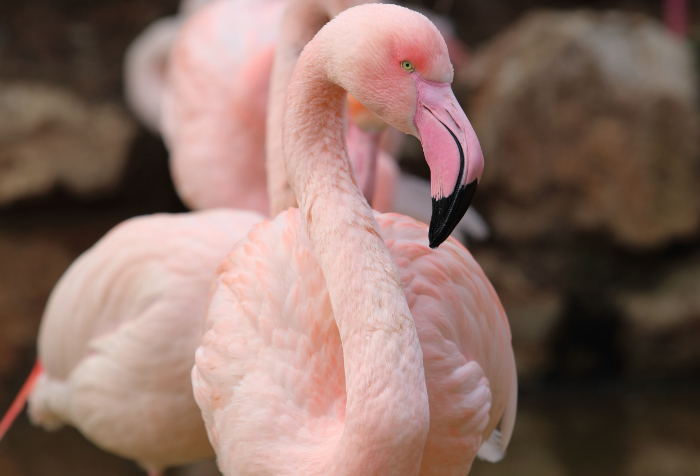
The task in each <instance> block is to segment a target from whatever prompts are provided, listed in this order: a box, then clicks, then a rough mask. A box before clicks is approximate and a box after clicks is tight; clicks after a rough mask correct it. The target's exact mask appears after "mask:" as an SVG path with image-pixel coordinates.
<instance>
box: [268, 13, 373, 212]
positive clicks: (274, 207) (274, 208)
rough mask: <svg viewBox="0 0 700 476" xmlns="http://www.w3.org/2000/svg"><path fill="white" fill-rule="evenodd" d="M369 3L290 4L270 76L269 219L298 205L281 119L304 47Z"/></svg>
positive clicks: (281, 28)
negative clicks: (335, 21)
mask: <svg viewBox="0 0 700 476" xmlns="http://www.w3.org/2000/svg"><path fill="white" fill-rule="evenodd" d="M363 3H370V2H369V1H367V0H298V1H294V2H289V3H288V4H287V9H286V10H285V13H284V16H283V18H282V24H281V25H280V33H279V37H278V40H277V48H276V50H275V61H274V66H273V68H272V75H271V77H270V94H269V103H268V104H269V106H268V114H267V124H266V128H267V132H266V134H267V136H266V137H267V140H266V144H265V148H266V170H267V190H268V196H269V197H270V216H272V217H275V216H277V214H278V213H280V212H281V211H284V210H286V209H287V208H289V207H295V206H296V198H295V196H294V192H293V191H292V190H291V188H290V187H289V183H288V182H287V174H286V170H285V167H284V154H283V146H282V120H283V117H284V97H285V93H286V91H287V85H288V84H289V80H290V79H291V77H292V73H293V72H294V67H295V66H296V63H297V60H298V59H299V55H300V54H301V51H302V50H303V49H304V46H306V44H307V43H308V42H309V41H311V39H312V38H313V37H314V35H316V33H317V32H318V31H319V30H320V29H321V28H322V27H323V25H325V24H326V23H327V22H328V21H329V20H330V19H331V18H333V17H334V16H336V15H337V14H338V13H340V12H341V11H342V10H344V9H346V8H350V7H352V6H355V5H360V4H363Z"/></svg>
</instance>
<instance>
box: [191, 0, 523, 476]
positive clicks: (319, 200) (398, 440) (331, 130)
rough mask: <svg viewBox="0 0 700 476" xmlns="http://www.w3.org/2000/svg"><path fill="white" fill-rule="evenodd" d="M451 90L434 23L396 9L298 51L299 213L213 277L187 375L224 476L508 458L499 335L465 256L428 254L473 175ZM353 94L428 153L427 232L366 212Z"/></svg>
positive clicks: (471, 139)
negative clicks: (349, 123) (353, 160)
mask: <svg viewBox="0 0 700 476" xmlns="http://www.w3.org/2000/svg"><path fill="white" fill-rule="evenodd" d="M360 32H361V34H360ZM452 74H453V71H452V66H451V64H450V62H449V59H448V56H447V49H446V46H445V43H444V40H443V39H442V37H441V36H440V34H439V32H438V31H437V29H436V28H435V27H434V26H433V25H432V23H430V22H429V21H428V20H427V19H426V18H425V17H424V16H422V15H420V14H418V13H415V12H412V11H410V10H407V9H404V8H402V7H398V6H394V5H381V4H379V5H364V6H361V7H355V8H351V9H349V10H347V11H345V12H344V13H341V14H340V15H339V16H338V17H336V18H335V19H334V20H332V21H331V22H330V23H328V24H327V25H326V26H325V27H323V29H322V30H321V31H320V33H319V34H318V35H317V36H316V37H315V39H314V40H313V41H312V42H311V43H309V44H308V45H307V46H306V47H305V49H304V51H303V53H302V55H301V58H300V59H299V62H298V65H297V68H296V71H295V72H294V76H293V78H292V82H291V84H290V87H289V89H288V91H287V107H286V112H285V129H284V147H285V157H286V168H287V171H288V174H289V183H290V185H291V188H292V190H293V191H294V193H295V195H296V197H297V198H298V199H299V205H300V208H299V209H298V210H296V209H292V210H289V211H287V212H285V213H282V214H280V215H278V216H277V218H275V219H274V220H273V221H272V222H269V221H266V222H264V223H262V224H259V225H257V226H256V227H255V228H254V229H253V231H252V232H251V233H250V234H249V235H248V237H247V238H246V239H244V240H242V241H241V242H239V243H238V244H237V246H236V247H235V248H234V250H233V251H232V252H231V253H230V254H229V256H228V259H227V260H226V261H225V262H224V263H223V264H222V265H221V266H220V268H219V271H218V272H217V276H216V278H215V281H214V284H213V287H212V292H211V294H210V298H209V302H208V306H207V314H206V323H205V335H204V338H203V340H202V345H201V346H200V348H199V349H198V350H197V353H196V364H195V367H194V369H193V371H192V382H193V386H194V392H195V399H196V400H197V404H198V405H199V407H200V408H201V409H202V415H203V416H204V421H205V424H206V427H207V431H208V433H209V437H210V441H211V442H212V445H213V446H214V448H215V450H216V452H217V456H218V463H219V467H220V469H221V470H222V472H223V473H224V474H225V475H230V474H270V475H272V474H295V475H300V474H301V475H305V474H333V475H344V474H348V475H351V474H352V475H358V474H362V475H411V474H422V475H428V474H436V475H437V474H440V475H464V474H466V473H467V471H468V470H469V468H470V467H471V464H472V461H473V459H474V457H475V456H477V455H479V456H482V457H484V458H487V459H490V460H497V459H498V458H500V457H501V456H502V455H503V452H504V450H505V447H506V445H507V444H508V440H509V438H510V435H511V431H512V427H513V423H514V418H515V407H516V385H517V384H516V377H515V363H514V359H513V353H512V348H511V344H510V331H509V328H508V322H507V320H506V317H505V314H504V312H503V309H502V307H501V305H500V303H499V301H498V298H497V296H496V294H495V292H494V291H493V288H492V287H491V286H490V284H489V282H488V280H487V278H486V277H485V276H484V274H483V272H482V271H481V269H480V268H479V266H478V265H477V264H476V262H475V261H474V260H473V258H472V257H471V255H470V254H469V253H468V252H467V251H466V249H465V248H464V247H463V246H461V245H460V244H459V243H457V242H456V241H455V240H447V241H446V242H445V243H444V244H443V245H442V246H441V247H440V249H438V250H431V249H430V248H429V247H428V246H427V243H426V240H429V242H430V247H432V248H435V247H437V246H438V245H440V244H441V243H443V241H444V240H446V239H447V238H448V236H449V231H450V229H451V228H452V227H454V226H455V224H456V223H457V222H458V221H459V219H460V218H461V215H462V214H463V213H464V212H465V210H466V208H467V207H468V205H469V202H470V200H471V197H472V194H473V192H474V191H475V188H476V185H477V183H478V180H479V178H480V176H481V172H482V169H483V157H482V155H481V149H480V147H479V143H478V140H477V139H476V136H475V134H474V131H473V130H472V128H471V126H470V125H469V121H468V120H467V118H466V116H465V115H464V112H463V111H462V110H461V109H460V108H459V106H458V104H457V101H456V100H455V98H454V94H453V93H452V90H451V88H450V84H449V83H450V82H451V80H452ZM346 91H348V92H349V93H351V94H352V95H353V96H355V97H356V98H358V100H360V101H361V102H362V103H363V104H365V105H366V106H368V107H370V108H371V110H372V111H373V112H375V113H377V115H378V116H379V117H380V118H381V119H382V120H384V121H386V122H387V123H389V124H391V125H392V126H394V127H396V128H397V129H399V130H402V131H404V132H406V133H409V134H412V135H415V136H417V137H419V138H420V139H421V141H422V143H423V148H424V151H425V155H426V160H427V161H428V164H429V165H430V167H431V174H432V185H433V192H432V193H433V200H434V214H433V217H432V220H431V224H430V229H429V230H427V229H426V226H425V225H423V224H421V223H418V222H416V221H414V220H412V219H410V218H406V217H403V216H400V215H396V214H387V215H381V214H374V215H373V212H372V211H371V210H370V208H369V206H368V205H367V202H366V201H365V200H364V198H363V196H362V194H361V193H360V191H359V189H358V187H357V185H356V182H355V180H354V177H353V173H352V169H351V165H350V162H349V158H348V153H347V149H346V147H345V144H344V139H345V134H344V121H345V115H344V109H345V107H344V103H345V94H346ZM377 222H378V223H379V224H378V223H377ZM499 425H500V432H499V431H496V428H497V427H498V426H499Z"/></svg>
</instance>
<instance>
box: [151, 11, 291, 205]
mask: <svg viewBox="0 0 700 476" xmlns="http://www.w3.org/2000/svg"><path fill="white" fill-rule="evenodd" d="M285 4H286V0H241V1H237V2H232V1H219V2H213V3H211V4H208V5H206V6H204V7H202V8H201V9H200V10H199V11H198V12H197V14H196V15H194V16H193V17H192V18H190V19H189V21H187V22H186V23H185V24H184V25H183V27H182V29H181V31H180V34H179V35H178V39H177V41H176V42H175V44H174V45H173V50H172V52H171V55H170V59H169V66H168V68H169V73H168V79H167V82H166V85H165V91H164V93H163V106H162V107H163V119H162V130H163V136H164V139H165V141H166V143H167V145H168V149H169V150H170V154H171V156H170V168H171V173H172V175H173V180H174V182H175V185H176V188H177V190H178V193H179V195H180V198H182V200H183V202H185V204H186V205H188V206H189V207H190V208H193V209H206V208H215V207H222V206H226V207H236V208H245V209H250V210H255V211H258V212H260V213H264V214H268V212H269V205H268V203H269V201H268V197H267V188H266V177H265V150H264V149H265V145H264V144H265V115H266V113H265V111H266V109H267V90H268V85H269V78H270V69H271V68H272V58H273V55H274V44H275V40H276V38H277V31H278V24H279V22H280V19H281V15H282V11H283V8H284V5H285Z"/></svg>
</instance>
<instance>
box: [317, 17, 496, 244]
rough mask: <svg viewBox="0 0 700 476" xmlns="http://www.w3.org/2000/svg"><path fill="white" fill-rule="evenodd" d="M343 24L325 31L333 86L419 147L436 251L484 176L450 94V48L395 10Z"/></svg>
mask: <svg viewBox="0 0 700 476" xmlns="http://www.w3.org/2000/svg"><path fill="white" fill-rule="evenodd" d="M341 18H342V19H343V21H333V22H330V23H328V24H327V25H326V26H325V27H324V29H323V30H329V31H330V30H334V31H333V33H332V34H330V35H329V37H328V39H327V41H326V42H325V43H324V57H325V60H326V68H327V71H328V75H329V79H331V81H333V82H335V83H336V84H338V85H340V86H341V87H343V88H344V89H345V90H347V91H348V92H349V93H350V94H352V95H353V96H354V97H355V98H357V99H358V100H359V101H360V102H361V103H362V104H363V105H364V106H365V107H367V108H368V109H369V110H370V111H372V112H373V113H374V114H376V115H377V116H378V117H379V118H380V119H382V120H383V121H384V122H386V123H388V124H390V125H392V126H394V127H396V128H397V129H399V130H401V131H403V132H405V133H407V134H411V135H414V136H416V137H417V138H418V139H420V141H421V144H422V145H423V152H424V153H425V159H426V161H427V162H428V165H429V167H430V173H431V195H432V202H433V213H432V216H431V219H430V229H429V244H430V247H431V248H435V247H437V246H439V245H440V244H441V243H442V242H444V241H445V240H446V239H447V238H448V237H449V235H450V233H451V232H452V230H454V228H455V226H456V225H457V223H459V221H460V220H461V219H462V217H463V216H464V214H465V213H466V211H467V208H469V205H470V203H471V200H472V197H473V196H474V193H475V192H476V188H477V186H478V183H479V181H480V180H481V174H482V171H483V169H484V156H483V154H482V152H481V146H480V145H479V140H478V139H477V137H476V133H475V132H474V129H473V128H472V126H471V124H470V123H469V120H468V119H467V116H466V114H465V113H464V111H463V110H462V108H461V107H460V106H459V103H458V102H457V99H456V98H455V95H454V93H453V92H452V88H451V86H450V84H451V83H452V78H453V74H454V73H453V68H452V64H451V63H450V58H449V54H448V51H447V45H446V44H445V40H444V39H443V37H442V35H441V34H440V32H439V31H438V30H437V28H436V27H435V25H433V24H432V23H431V22H430V20H428V19H427V18H426V17H425V16H423V15H421V14H420V13H417V12H414V11H412V10H409V9H407V8H403V7H399V6H397V5H388V4H373V5H363V6H361V7H355V8H351V9H348V10H346V11H345V12H343V13H341V14H340V15H339V16H338V18H337V20H340V19H341ZM323 30H322V32H323ZM321 34H322V33H321Z"/></svg>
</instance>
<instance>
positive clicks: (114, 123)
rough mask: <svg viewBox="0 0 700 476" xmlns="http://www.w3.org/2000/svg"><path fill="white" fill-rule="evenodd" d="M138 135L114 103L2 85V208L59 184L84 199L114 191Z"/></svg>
mask: <svg viewBox="0 0 700 476" xmlns="http://www.w3.org/2000/svg"><path fill="white" fill-rule="evenodd" d="M134 132H135V126H134V124H133V121H132V120H131V119H129V118H128V116H127V115H126V113H124V112H123V111H122V110H121V109H120V108H119V107H117V106H116V105H114V104H89V103H86V102H85V101H84V100H82V99H80V98H79V97H78V96H76V95H75V94H73V93H71V92H69V91H66V90H64V89H61V88H59V87H56V86H51V85H48V84H39V83H33V82H15V83H8V82H5V83H0V171H1V173H0V205H1V204H7V203H10V202H13V201H16V200H20V199H23V198H27V197H33V196H39V195H42V194H45V193H47V192H49V191H51V190H52V189H53V188H54V187H56V186H61V187H63V188H65V189H66V190H68V191H69V192H71V193H73V194H75V195H80V196H88V195H93V194H98V193H104V192H105V191H108V190H110V189H112V188H114V187H115V186H116V185H117V184H118V182H119V180H120V179H121V176H122V172H123V170H124V166H125V164H126V159H127V153H128V148H129V145H130V143H131V139H132V137H133V134H134Z"/></svg>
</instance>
